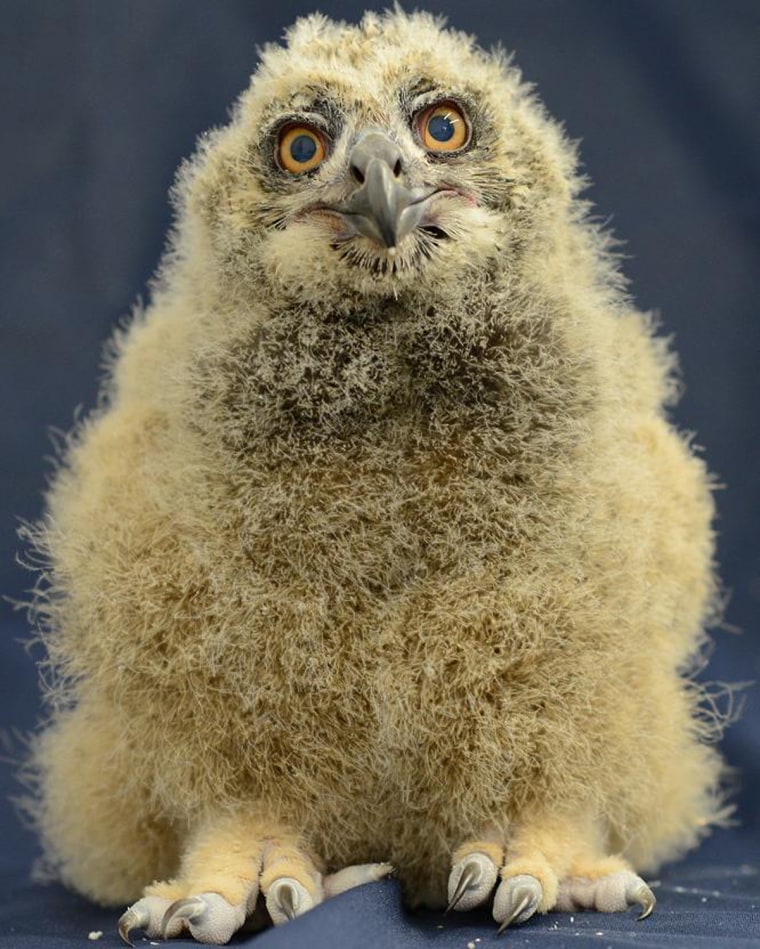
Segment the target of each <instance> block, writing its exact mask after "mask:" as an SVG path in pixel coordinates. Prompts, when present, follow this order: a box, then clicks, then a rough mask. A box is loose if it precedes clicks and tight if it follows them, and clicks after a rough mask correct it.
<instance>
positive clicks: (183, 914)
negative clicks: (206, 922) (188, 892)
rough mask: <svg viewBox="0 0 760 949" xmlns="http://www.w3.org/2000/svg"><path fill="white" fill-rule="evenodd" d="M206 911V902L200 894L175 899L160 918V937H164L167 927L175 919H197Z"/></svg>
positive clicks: (165, 936) (167, 930)
mask: <svg viewBox="0 0 760 949" xmlns="http://www.w3.org/2000/svg"><path fill="white" fill-rule="evenodd" d="M205 911H206V902H205V900H202V899H201V898H200V896H188V897H187V898H186V899H183V900H175V901H174V902H173V903H172V904H171V905H170V906H169V907H168V909H167V910H166V912H165V913H164V918H163V919H162V920H161V938H162V939H166V938H168V937H167V933H168V932H169V927H170V926H171V924H172V923H173V922H174V921H175V920H177V919H186V920H188V921H190V920H193V919H198V918H199V917H200V916H202V915H203V913H204V912H205Z"/></svg>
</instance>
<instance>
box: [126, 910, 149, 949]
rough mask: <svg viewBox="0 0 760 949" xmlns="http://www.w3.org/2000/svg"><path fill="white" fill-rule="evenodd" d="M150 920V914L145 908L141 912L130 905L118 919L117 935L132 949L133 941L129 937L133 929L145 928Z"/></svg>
mask: <svg viewBox="0 0 760 949" xmlns="http://www.w3.org/2000/svg"><path fill="white" fill-rule="evenodd" d="M149 922H150V914H149V913H148V912H147V911H146V910H142V911H141V912H140V911H138V910H136V909H134V907H132V906H130V907H129V909H127V911H126V912H125V913H123V914H122V915H121V917H120V919H119V935H120V936H121V938H122V941H123V942H125V943H126V944H127V945H128V946H132V947H133V949H134V943H133V942H132V940H131V939H130V938H129V935H130V933H131V932H132V930H133V929H145V927H146V926H147V925H148V923H149Z"/></svg>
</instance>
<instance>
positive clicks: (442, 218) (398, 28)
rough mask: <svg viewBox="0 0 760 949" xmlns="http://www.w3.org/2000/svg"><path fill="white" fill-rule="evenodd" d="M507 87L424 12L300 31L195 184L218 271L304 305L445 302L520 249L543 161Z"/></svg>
mask: <svg viewBox="0 0 760 949" xmlns="http://www.w3.org/2000/svg"><path fill="white" fill-rule="evenodd" d="M520 89H521V87H520V84H519V79H518V77H517V76H516V74H512V73H510V72H509V71H508V70H507V69H506V68H505V66H504V63H503V62H502V61H501V60H500V59H499V58H498V57H497V56H492V55H489V54H486V53H483V52H482V51H480V50H477V49H475V48H474V47H473V46H472V44H471V42H470V41H469V39H467V38H466V37H463V36H462V35H461V34H456V33H451V32H447V31H445V30H442V29H441V28H440V25H439V24H438V23H437V22H436V21H434V20H433V19H432V18H430V17H427V16H425V15H419V14H418V15H414V16H411V17H408V16H406V15H405V14H402V13H400V12H395V13H392V14H388V15H385V16H384V17H375V16H374V15H368V16H366V17H365V19H364V21H362V23H361V24H360V25H359V26H346V25H345V24H336V23H331V22H330V21H328V20H325V19H324V18H320V17H311V18H308V19H306V20H302V21H299V23H298V24H297V25H296V27H294V29H293V30H292V31H291V32H290V34H289V43H288V46H287V47H285V48H281V47H278V48H269V49H267V50H265V52H264V55H263V60H262V65H261V67H260V69H259V71H258V72H257V74H256V75H255V76H254V77H253V82H252V85H251V87H250V89H249V90H248V92H247V93H246V94H245V95H244V96H243V98H242V99H241V102H240V103H239V106H238V110H237V112H236V114H235V117H234V121H233V123H232V125H231V127H230V128H229V129H228V130H225V131H224V132H223V133H222V134H221V135H220V136H219V137H218V138H217V139H214V141H213V144H212V146H211V147H210V148H209V149H208V151H207V158H208V162H207V163H206V165H205V166H204V168H203V171H202V173H201V174H199V176H198V182H197V185H196V187H195V190H196V192H197V193H198V194H199V195H200V196H201V198H200V203H201V204H202V205H203V208H204V211H205V214H206V219H207V220H208V221H209V223H210V225H211V231H212V235H213V240H214V246H215V248H216V251H217V253H218V254H219V255H220V257H223V258H224V259H223V261H222V263H223V266H224V268H225V272H226V273H230V274H232V273H234V274H235V276H236V278H237V279H238V280H240V281H242V282H246V281H248V282H250V283H251V284H253V283H255V284H256V285H257V286H258V287H259V291H260V287H261V282H262V280H263V281H264V282H268V283H270V284H273V285H276V288H277V290H278V291H283V290H285V291H287V292H288V293H289V295H291V296H292V295H293V294H296V295H300V296H303V297H310V298H315V297H317V296H319V295H324V294H325V293H327V294H329V295H330V297H331V299H336V295H337V298H340V297H341V295H342V296H344V297H351V298H352V299H353V298H355V297H356V295H359V296H378V295H379V296H393V297H398V296H399V294H400V293H402V292H410V291H413V290H415V289H416V290H419V289H420V288H422V289H424V291H425V292H426V293H429V292H431V289H432V288H435V289H436V293H438V294H440V293H446V292H454V291H455V290H456V287H457V285H458V284H460V283H461V282H462V281H463V280H465V279H466V278H467V271H472V270H479V271H481V272H484V271H486V270H488V269H489V267H492V265H493V262H494V261H495V260H496V259H499V258H500V259H503V258H504V255H505V254H507V255H508V254H509V253H510V248H512V249H513V250H514V249H515V248H517V247H518V245H519V244H520V243H521V240H522V239H523V238H522V233H521V232H522V231H524V230H525V213H524V208H525V202H524V200H523V198H524V195H525V192H526V184H529V183H530V182H535V179H536V175H537V172H539V176H540V170H541V169H542V167H544V166H546V165H547V162H546V156H545V154H542V151H545V150H544V149H543V143H541V142H540V135H534V136H533V137H531V134H530V128H529V123H528V125H527V126H526V125H525V122H524V121H521V118H520V113H521V104H520V103H521V93H520ZM510 126H511V127H510ZM544 177H545V178H546V177H547V175H544ZM548 177H551V175H549V176H548ZM554 177H555V178H556V177H559V178H561V177H562V174H561V172H560V173H559V175H557V174H555V175H554ZM544 190H545V189H544ZM336 292H337V294H336Z"/></svg>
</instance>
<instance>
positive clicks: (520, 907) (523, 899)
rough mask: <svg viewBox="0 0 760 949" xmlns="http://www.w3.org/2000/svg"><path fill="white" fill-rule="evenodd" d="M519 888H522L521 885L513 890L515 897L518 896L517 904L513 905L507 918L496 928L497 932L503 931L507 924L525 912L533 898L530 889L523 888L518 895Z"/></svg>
mask: <svg viewBox="0 0 760 949" xmlns="http://www.w3.org/2000/svg"><path fill="white" fill-rule="evenodd" d="M521 889H522V888H521V887H518V888H517V889H515V892H514V895H515V897H518V896H519V897H520V898H519V899H518V901H517V905H516V906H515V908H514V909H513V910H512V912H511V913H510V914H509V916H507V918H506V919H505V920H504V922H503V923H502V924H501V926H499V930H498V931H499V933H503V932H504V930H505V929H506V928H507V926H510V925H511V924H512V923H513V922H514V921H515V920H516V919H517V918H518V917H519V916H520V915H521V914H522V913H524V912H525V910H526V909H527V908H528V907H529V906H530V905H531V903H532V902H533V900H534V895H533V893H531V892H530V890H528V889H525V890H524V892H523V895H522V896H520V890H521Z"/></svg>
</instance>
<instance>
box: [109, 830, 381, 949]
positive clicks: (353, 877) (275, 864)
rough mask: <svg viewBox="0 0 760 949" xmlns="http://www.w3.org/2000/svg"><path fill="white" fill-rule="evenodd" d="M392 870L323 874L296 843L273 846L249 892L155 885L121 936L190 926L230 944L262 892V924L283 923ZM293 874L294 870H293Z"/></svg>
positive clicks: (375, 866) (376, 867)
mask: <svg viewBox="0 0 760 949" xmlns="http://www.w3.org/2000/svg"><path fill="white" fill-rule="evenodd" d="M267 858H268V859H267ZM392 870H393V867H391V865H390V864H387V863H369V864H361V865H357V866H351V867H345V868H344V869H342V870H339V871H337V872H336V873H333V874H330V875H327V876H322V875H321V874H320V873H318V871H317V870H316V868H315V867H314V865H313V864H312V863H311V861H310V860H309V859H308V858H307V857H306V856H305V855H302V854H299V853H297V852H293V851H292V850H291V849H290V848H282V849H279V850H275V849H274V848H272V850H271V851H270V852H268V853H266V852H265V861H264V864H263V867H262V872H261V873H260V875H259V876H258V877H257V878H256V879H254V880H252V881H250V884H249V889H248V892H247V893H246V894H244V895H243V896H242V898H240V896H239V897H238V900H237V901H231V900H229V899H226V898H225V897H224V896H222V895H221V894H220V893H217V892H214V891H212V890H207V891H204V892H201V893H195V894H192V895H187V896H179V897H176V893H177V892H178V891H180V890H181V889H183V888H184V887H182V885H181V884H178V883H176V882H172V883H166V884H154V885H153V886H152V887H149V888H148V889H150V890H153V891H155V892H152V893H151V894H150V895H146V896H143V897H142V899H140V900H138V901H137V902H136V903H134V904H133V905H132V906H130V907H129V909H127V911H126V912H125V913H124V914H123V915H122V917H121V919H120V920H119V926H118V930H119V935H120V936H121V938H122V940H123V941H124V942H125V943H127V945H129V946H131V945H133V943H132V941H131V934H132V932H133V931H134V930H137V929H141V930H143V932H144V933H145V935H146V936H148V937H150V938H155V937H160V938H163V939H168V938H171V937H174V936H181V935H183V934H184V933H185V932H188V931H189V933H190V935H191V936H192V937H193V938H194V939H196V940H197V941H198V942H202V943H209V944H211V945H224V944H225V943H227V942H229V940H230V939H231V938H232V936H233V935H234V934H235V933H236V932H237V931H238V930H239V929H241V928H242V926H243V925H244V924H245V923H246V922H248V923H251V922H255V917H254V913H255V911H256V909H257V907H256V903H257V899H258V896H259V893H261V894H262V895H263V896H264V900H265V906H266V911H267V914H268V917H269V918H268V919H266V917H264V918H262V919H261V920H260V923H261V925H262V926H263V925H267V923H268V922H270V921H271V922H272V923H274V925H275V926H278V925H280V924H281V923H284V922H287V921H288V920H290V919H295V917H296V916H300V915H301V914H302V913H305V912H306V911H307V910H310V909H311V908H312V907H314V906H316V905H317V904H318V903H321V902H322V900H323V899H327V898H329V897H331V896H337V895H338V894H339V893H343V892H344V891H346V890H349V889H351V888H353V887H355V886H361V885H362V884H363V883H370V882H373V881H375V880H380V879H382V878H383V877H385V876H388V874H390V873H391V872H392ZM290 873H292V874H294V875H288V874H290ZM296 875H297V876H298V879H296ZM220 882H221V881H220ZM173 897H175V898H173Z"/></svg>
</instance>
